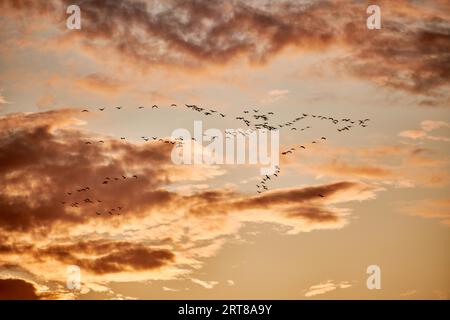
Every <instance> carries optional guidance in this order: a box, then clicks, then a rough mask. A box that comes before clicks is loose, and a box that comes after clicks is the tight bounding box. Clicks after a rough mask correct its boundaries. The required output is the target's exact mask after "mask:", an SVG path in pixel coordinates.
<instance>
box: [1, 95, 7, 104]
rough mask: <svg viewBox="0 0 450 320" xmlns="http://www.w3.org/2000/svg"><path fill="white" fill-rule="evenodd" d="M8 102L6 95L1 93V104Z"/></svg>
mask: <svg viewBox="0 0 450 320" xmlns="http://www.w3.org/2000/svg"><path fill="white" fill-rule="evenodd" d="M7 103H8V101H6V99H5V97H4V96H3V95H2V94H0V104H7Z"/></svg>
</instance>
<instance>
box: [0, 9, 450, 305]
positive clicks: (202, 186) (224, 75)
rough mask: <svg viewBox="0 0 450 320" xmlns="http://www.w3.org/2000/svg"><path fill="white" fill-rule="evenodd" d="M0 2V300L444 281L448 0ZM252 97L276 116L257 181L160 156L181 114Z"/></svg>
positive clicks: (227, 112) (232, 106) (389, 291)
mask: <svg viewBox="0 0 450 320" xmlns="http://www.w3.org/2000/svg"><path fill="white" fill-rule="evenodd" d="M72 4H76V5H78V6H79V8H80V12H81V29H69V28H67V25H66V21H67V18H68V17H69V14H67V13H66V9H67V7H68V6H69V5H72ZM370 4H376V5H378V6H379V8H380V9H381V28H380V29H368V28H367V24H366V21H367V18H368V16H369V15H370V14H367V12H366V10H367V7H368V6H369V5H370ZM0 12H1V15H0V26H1V27H0V39H1V45H0V70H1V71H0V299H11V298H15V299H449V298H450V273H449V270H450V251H449V248H448V246H449V244H450V229H449V228H450V197H449V191H450V189H449V183H450V173H449V161H450V157H449V156H450V149H449V143H450V112H449V108H450V95H449V92H450V91H449V86H450V5H449V3H448V1H444V0H434V1H412V0H409V1H407V0H399V1H395V2H394V1H373V2H365V1H346V0H338V1H324V0H310V1H290V0H280V1H269V0H262V1H250V0H233V1H217V0H209V1H193V0H168V1H160V0H123V1H120V2H119V1H109V0H105V1H98V0H84V1H66V0H49V1H43V0H37V1H36V0H33V1H31V0H3V1H1V2H0ZM154 105H155V106H157V108H156V107H152V106H154ZM191 105H195V106H197V107H200V108H204V110H203V111H202V112H197V111H195V110H193V108H189V107H187V106H191ZM119 106H120V107H121V108H120V109H119V108H117V107H119ZM210 109H212V110H215V111H217V112H215V113H214V112H213V113H212V114H209V115H207V114H205V112H207V111H208V110H210ZM254 109H255V110H257V111H256V112H255V111H254ZM245 111H249V113H245ZM269 112H270V113H271V114H270V115H269ZM219 113H223V115H224V116H220V115H219ZM272 113H273V114H272ZM255 114H260V115H261V114H265V115H266V116H267V117H268V118H269V120H268V122H269V123H270V124H271V125H276V126H278V125H280V124H281V125H282V127H278V129H279V134H280V164H279V167H280V168H279V173H277V176H271V179H270V180H266V181H265V182H264V183H261V179H265V178H264V176H262V175H261V173H260V165H257V164H249V163H246V164H228V165H217V164H193V165H187V164H186V165H183V164H176V163H174V162H173V161H172V158H171V153H172V150H173V149H174V148H177V147H179V146H178V144H177V145H174V144H172V143H169V141H173V140H171V139H172V138H171V135H172V132H173V131H174V130H175V129H179V128H183V129H187V130H189V131H190V132H193V130H194V121H202V124H203V127H204V130H206V129H208V128H216V129H219V130H222V131H225V130H227V129H239V128H241V129H247V127H246V125H245V123H243V122H242V121H241V120H239V119H236V117H245V118H247V119H251V121H252V124H251V125H252V126H253V125H254V124H255V123H257V119H255V118H254V117H253V116H254V115H255ZM304 114H305V115H306V116H305V115H304ZM297 118H301V119H298V120H295V121H293V120H294V119H297ZM346 119H349V120H348V121H347V120H346ZM366 119H369V120H366ZM333 120H336V123H334V122H333ZM360 120H361V121H362V122H360ZM352 122H353V123H352ZM286 123H291V124H288V125H285V124H286ZM350 123H352V125H351V127H348V129H345V130H341V129H342V128H344V127H347V126H349V125H350ZM294 127H295V128H296V130H293V129H292V128H294ZM301 129H304V130H301ZM338 129H339V130H338ZM153 137H155V139H153ZM322 137H323V138H322ZM159 139H162V140H163V141H159ZM147 140H148V141H147ZM164 140H165V141H167V143H165V142H164ZM313 141H314V143H313ZM193 143H196V142H193ZM205 145H206V144H204V145H203V147H205ZM300 146H304V147H305V148H304V149H303V148H301V147H300ZM290 148H295V150H292V151H293V152H292V153H288V154H281V152H284V151H288V150H290ZM263 184H265V185H266V186H267V190H262V185H263ZM256 185H258V186H259V187H257V186H256ZM113 209H114V210H113ZM73 265H75V266H77V267H78V268H79V271H80V273H79V275H80V278H79V280H80V283H79V286H77V287H76V288H71V287H70V286H69V285H68V279H69V276H70V275H69V274H68V271H67V270H68V269H67V268H68V267H69V266H73ZM371 265H376V266H378V267H379V268H380V272H381V273H380V274H381V287H380V288H379V289H372V290H370V289H369V288H368V287H367V285H366V282H367V279H368V277H369V274H367V268H368V267H369V266H371Z"/></svg>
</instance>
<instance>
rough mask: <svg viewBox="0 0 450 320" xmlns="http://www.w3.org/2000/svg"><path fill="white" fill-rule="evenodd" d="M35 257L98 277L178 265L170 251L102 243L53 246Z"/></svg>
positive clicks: (126, 243) (121, 242) (123, 242)
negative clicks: (98, 275)
mask: <svg viewBox="0 0 450 320" xmlns="http://www.w3.org/2000/svg"><path fill="white" fill-rule="evenodd" d="M35 255H36V258H38V259H39V258H42V257H51V258H54V259H57V260H59V261H61V262H64V263H67V264H75V265H78V266H80V267H81V268H82V269H83V270H89V271H90V272H93V273H95V274H106V273H117V272H123V271H143V270H151V269H157V268H160V267H162V266H165V265H167V264H170V263H172V262H174V261H175V255H174V254H173V253H172V252H171V251H169V250H167V249H152V248H149V247H146V246H144V245H142V244H137V243H132V242H127V241H103V240H102V241H89V242H79V243H73V244H69V245H53V246H50V247H48V248H44V249H40V250H37V251H36V252H35ZM79 256H83V258H80V257H79Z"/></svg>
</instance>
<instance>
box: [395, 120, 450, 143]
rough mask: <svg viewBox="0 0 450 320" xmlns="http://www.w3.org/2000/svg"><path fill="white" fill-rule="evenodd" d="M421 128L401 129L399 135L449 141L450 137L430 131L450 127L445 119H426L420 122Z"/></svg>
mask: <svg viewBox="0 0 450 320" xmlns="http://www.w3.org/2000/svg"><path fill="white" fill-rule="evenodd" d="M420 127H421V129H416V130H405V131H401V132H400V133H399V134H398V135H399V136H400V137H403V138H409V139H414V140H415V139H427V140H432V141H443V142H449V141H450V138H448V137H444V136H433V135H430V134H429V132H431V131H433V130H437V129H440V128H450V125H449V124H448V123H447V122H445V121H434V120H424V121H422V122H421V123H420Z"/></svg>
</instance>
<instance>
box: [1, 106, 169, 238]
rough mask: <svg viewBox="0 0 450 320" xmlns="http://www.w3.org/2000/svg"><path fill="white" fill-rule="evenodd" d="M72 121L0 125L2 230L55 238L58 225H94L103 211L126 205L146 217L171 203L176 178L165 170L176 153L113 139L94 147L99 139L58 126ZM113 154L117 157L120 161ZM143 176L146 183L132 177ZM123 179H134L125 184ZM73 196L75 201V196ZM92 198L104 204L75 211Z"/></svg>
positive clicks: (48, 118)
mask: <svg viewBox="0 0 450 320" xmlns="http://www.w3.org/2000/svg"><path fill="white" fill-rule="evenodd" d="M68 114H72V112H71V111H67V110H63V111H59V112H55V111H49V112H44V113H39V114H22V115H17V114H15V115H11V116H6V117H3V118H0V128H2V129H3V131H2V133H1V134H0V184H1V185H2V186H4V190H3V192H2V193H1V194H0V213H1V214H0V228H1V229H3V230H9V231H43V232H48V231H49V230H51V228H52V226H53V225H54V224H55V223H66V224H80V223H83V222H87V221H88V220H89V219H93V218H94V217H95V212H96V211H97V210H98V211H102V212H104V211H105V210H106V211H107V210H109V209H111V208H115V207H117V206H121V207H123V208H126V209H125V210H129V211H134V212H140V211H142V210H151V208H152V207H158V206H159V205H166V204H167V203H168V202H169V201H170V200H171V197H172V196H171V194H170V193H169V192H167V191H164V190H158V187H159V186H161V185H162V184H163V183H167V182H168V181H170V179H169V177H168V172H167V171H166V170H165V169H163V168H162V167H161V164H163V163H167V162H168V160H169V157H170V147H169V146H165V145H161V144H159V145H157V144H146V145H135V146H134V147H131V146H130V145H127V144H124V143H120V142H118V141H114V140H113V139H110V140H106V142H105V143H104V144H100V143H96V142H94V143H93V144H92V145H86V144H85V142H86V141H90V140H93V139H95V137H93V136H86V135H85V134H83V133H81V132H80V131H77V130H73V129H67V128H65V127H64V128H62V127H58V126H64V125H65V124H66V123H70V122H68V121H67V120H61V119H63V117H64V116H65V117H67V116H68ZM93 141H94V140H93ZM95 141H98V140H95ZM111 153H113V154H115V155H116V156H117V157H115V158H114V159H113V158H112V157H111V156H110V154H111ZM139 164H140V165H141V166H140V167H139ZM144 164H145V167H144V166H143V165H144ZM136 167H139V169H134V168H136ZM135 174H137V175H138V176H139V179H132V178H130V177H131V176H132V175H135ZM107 176H108V177H111V178H112V177H119V178H120V181H119V182H116V183H114V182H112V183H110V184H109V185H103V184H102V181H103V180H104V178H105V177H107ZM122 176H126V177H127V176H128V177H129V178H128V179H126V180H123V178H122ZM86 186H90V189H91V190H90V191H89V192H82V193H79V192H76V190H77V189H81V188H84V187H86ZM125 191H126V193H127V196H126V197H125V196H124V195H123V193H124V192H125ZM67 192H72V193H73V195H72V196H68V195H67ZM130 195H131V196H130ZM132 195H134V196H132ZM86 198H90V199H92V201H93V202H95V203H96V204H95V205H94V204H91V205H85V206H82V207H81V208H79V209H78V210H74V209H73V208H72V207H70V203H73V202H79V203H82V202H83V200H84V199H86ZM97 200H100V201H102V202H101V204H100V203H97ZM61 202H65V204H62V203H61ZM124 212H126V211H124Z"/></svg>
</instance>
